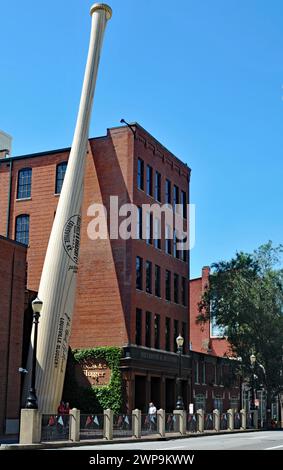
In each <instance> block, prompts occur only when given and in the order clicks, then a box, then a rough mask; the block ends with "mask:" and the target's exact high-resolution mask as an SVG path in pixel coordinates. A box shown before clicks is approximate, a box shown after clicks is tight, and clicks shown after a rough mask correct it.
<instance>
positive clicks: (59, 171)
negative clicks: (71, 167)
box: [55, 162, 67, 194]
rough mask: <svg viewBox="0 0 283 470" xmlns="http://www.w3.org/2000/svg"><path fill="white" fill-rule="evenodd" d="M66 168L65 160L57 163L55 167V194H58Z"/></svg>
mask: <svg viewBox="0 0 283 470" xmlns="http://www.w3.org/2000/svg"><path fill="white" fill-rule="evenodd" d="M66 169H67V162H62V163H59V165H57V167H56V184H55V194H60V193H61V190H62V186H63V181H64V178H65V173H66Z"/></svg>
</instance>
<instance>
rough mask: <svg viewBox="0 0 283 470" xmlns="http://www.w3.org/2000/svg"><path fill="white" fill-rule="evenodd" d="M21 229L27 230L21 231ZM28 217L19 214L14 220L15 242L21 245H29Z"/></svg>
mask: <svg viewBox="0 0 283 470" xmlns="http://www.w3.org/2000/svg"><path fill="white" fill-rule="evenodd" d="M23 227H24V228H26V227H27V229H26V230H23ZM29 232H30V215H29V214H19V215H18V216H17V217H16V220H15V240H16V241H17V242H19V243H23V245H27V246H28V245H29Z"/></svg>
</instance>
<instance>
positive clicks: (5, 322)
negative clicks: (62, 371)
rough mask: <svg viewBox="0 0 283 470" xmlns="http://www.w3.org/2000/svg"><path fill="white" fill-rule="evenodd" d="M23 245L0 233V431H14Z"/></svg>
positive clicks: (18, 381)
mask: <svg viewBox="0 0 283 470" xmlns="http://www.w3.org/2000/svg"><path fill="white" fill-rule="evenodd" d="M26 251H27V247H26V246H24V245H22V244H20V243H17V242H15V241H12V240H8V239H7V238H4V237H2V236H0V323H1V328H0V357H1V361H0V397H1V399H0V435H2V434H4V433H5V432H6V433H8V434H11V433H16V432H17V431H18V420H19V409H20V394H21V375H20V373H19V371H18V369H19V367H20V366H21V365H22V344H23V327H24V311H25V281H26Z"/></svg>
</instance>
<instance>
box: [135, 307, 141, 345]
mask: <svg viewBox="0 0 283 470" xmlns="http://www.w3.org/2000/svg"><path fill="white" fill-rule="evenodd" d="M136 344H138V345H141V344H142V311H141V309H140V308H137V309H136Z"/></svg>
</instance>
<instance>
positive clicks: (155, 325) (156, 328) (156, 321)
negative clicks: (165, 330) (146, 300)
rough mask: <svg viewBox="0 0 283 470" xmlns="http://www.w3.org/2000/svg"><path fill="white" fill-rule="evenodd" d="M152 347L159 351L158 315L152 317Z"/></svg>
mask: <svg viewBox="0 0 283 470" xmlns="http://www.w3.org/2000/svg"><path fill="white" fill-rule="evenodd" d="M154 347H155V349H160V315H159V314H158V313H156V314H155V315H154Z"/></svg>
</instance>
